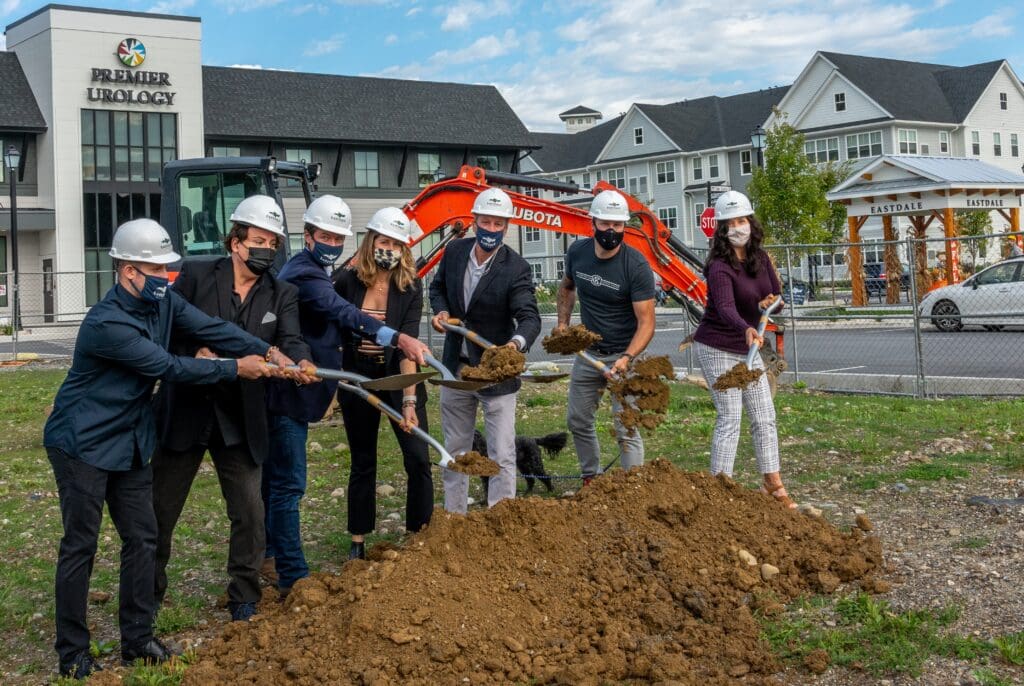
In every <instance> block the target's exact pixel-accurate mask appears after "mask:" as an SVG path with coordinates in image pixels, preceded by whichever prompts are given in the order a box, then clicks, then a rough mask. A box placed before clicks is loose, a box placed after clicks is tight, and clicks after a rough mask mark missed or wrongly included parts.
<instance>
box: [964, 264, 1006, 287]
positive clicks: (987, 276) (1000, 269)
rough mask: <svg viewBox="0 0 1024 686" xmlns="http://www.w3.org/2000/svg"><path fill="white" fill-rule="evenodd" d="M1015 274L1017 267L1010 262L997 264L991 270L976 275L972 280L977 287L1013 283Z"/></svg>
mask: <svg viewBox="0 0 1024 686" xmlns="http://www.w3.org/2000/svg"><path fill="white" fill-rule="evenodd" d="M1016 273H1017V265H1016V264H1014V263H1012V262H1010V263H1008V264H997V265H996V266H995V267H992V268H991V269H986V270H985V271H983V272H981V273H980V274H978V276H977V277H975V279H974V283H975V284H977V285H978V286H991V285H992V284H998V283H1013V279H1014V276H1015V275H1016Z"/></svg>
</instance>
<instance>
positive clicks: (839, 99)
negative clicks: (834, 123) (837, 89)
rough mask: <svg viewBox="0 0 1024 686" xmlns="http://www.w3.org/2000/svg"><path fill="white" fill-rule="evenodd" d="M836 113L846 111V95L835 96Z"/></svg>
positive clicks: (837, 94) (838, 94)
mask: <svg viewBox="0 0 1024 686" xmlns="http://www.w3.org/2000/svg"><path fill="white" fill-rule="evenodd" d="M834 97H835V103H836V112H845V111H846V93H836V94H835V96H834Z"/></svg>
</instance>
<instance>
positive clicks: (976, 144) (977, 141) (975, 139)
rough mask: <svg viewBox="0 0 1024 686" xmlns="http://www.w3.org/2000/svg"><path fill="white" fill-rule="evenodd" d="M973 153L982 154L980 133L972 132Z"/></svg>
mask: <svg viewBox="0 0 1024 686" xmlns="http://www.w3.org/2000/svg"><path fill="white" fill-rule="evenodd" d="M971 153H972V154H974V155H980V154H981V133H980V132H978V131H971Z"/></svg>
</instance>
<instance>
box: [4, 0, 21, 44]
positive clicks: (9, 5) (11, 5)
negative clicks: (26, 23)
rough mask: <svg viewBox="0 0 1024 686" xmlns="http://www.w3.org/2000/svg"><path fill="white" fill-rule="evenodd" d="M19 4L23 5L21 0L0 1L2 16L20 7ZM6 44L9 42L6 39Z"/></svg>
mask: <svg viewBox="0 0 1024 686" xmlns="http://www.w3.org/2000/svg"><path fill="white" fill-rule="evenodd" d="M19 5H21V0H2V2H0V16H3V15H7V14H10V13H11V12H13V11H14V10H16V9H18V6H19ZM6 44H7V42H6V41H4V45H6Z"/></svg>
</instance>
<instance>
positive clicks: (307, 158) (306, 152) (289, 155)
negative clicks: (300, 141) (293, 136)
mask: <svg viewBox="0 0 1024 686" xmlns="http://www.w3.org/2000/svg"><path fill="white" fill-rule="evenodd" d="M284 159H285V160H287V161H288V162H302V163H303V164H308V163H310V162H312V161H313V151H312V150H310V149H309V148H285V151H284Z"/></svg>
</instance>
